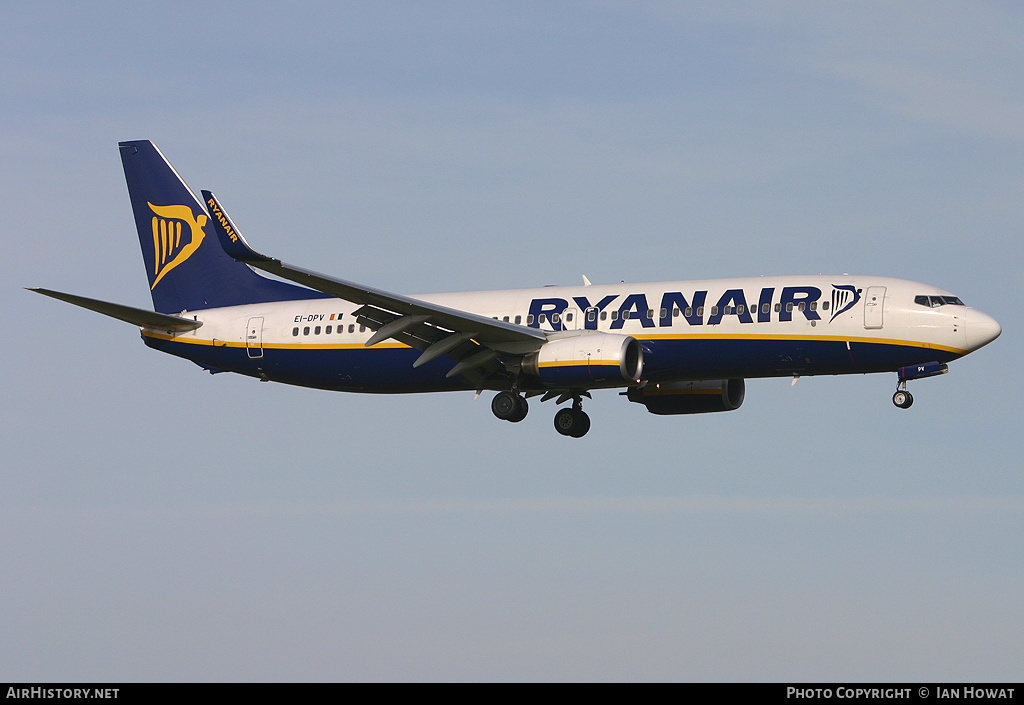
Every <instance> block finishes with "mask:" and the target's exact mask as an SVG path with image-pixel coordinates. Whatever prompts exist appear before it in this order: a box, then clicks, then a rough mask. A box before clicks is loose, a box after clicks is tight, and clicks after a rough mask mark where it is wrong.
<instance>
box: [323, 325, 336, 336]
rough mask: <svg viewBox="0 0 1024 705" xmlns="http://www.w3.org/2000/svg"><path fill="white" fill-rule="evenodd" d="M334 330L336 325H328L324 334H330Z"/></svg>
mask: <svg viewBox="0 0 1024 705" xmlns="http://www.w3.org/2000/svg"><path fill="white" fill-rule="evenodd" d="M332 330H334V326H327V327H326V328H324V334H326V335H330V334H331V331H332Z"/></svg>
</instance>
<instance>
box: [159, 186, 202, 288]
mask: <svg viewBox="0 0 1024 705" xmlns="http://www.w3.org/2000/svg"><path fill="white" fill-rule="evenodd" d="M146 205H148V206H149V208H150V210H151V211H153V213H155V214H156V215H154V216H153V274H155V275H156V279H154V280H153V286H151V287H149V288H150V289H155V288H156V285H157V284H159V283H160V280H161V279H163V278H164V275H165V274H167V273H168V272H169V271H171V270H172V269H174V268H175V267H177V266H178V265H179V264H181V263H182V262H184V261H185V260H187V259H188V258H189V257H191V256H192V254H193V253H194V252H195V251H196V250H198V249H199V246H200V245H201V244H203V238H204V237H206V233H205V232H204V231H203V226H204V225H206V220H207V218H206V215H205V214H201V215H198V216H194V215H193V214H192V209H191V208H189V207H188V206H154V205H153V204H152V203H149V202H147V203H146ZM182 223H185V224H187V225H188V227H189V230H190V232H189V234H188V235H187V237H188V238H189V240H188V241H187V242H185V244H184V245H182V242H181V224H182Z"/></svg>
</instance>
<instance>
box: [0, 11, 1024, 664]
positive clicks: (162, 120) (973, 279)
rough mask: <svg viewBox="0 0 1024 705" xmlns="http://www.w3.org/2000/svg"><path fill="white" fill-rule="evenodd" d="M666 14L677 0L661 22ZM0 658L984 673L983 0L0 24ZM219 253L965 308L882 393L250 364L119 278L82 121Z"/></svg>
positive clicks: (1002, 211) (119, 186)
mask: <svg viewBox="0 0 1024 705" xmlns="http://www.w3.org/2000/svg"><path fill="white" fill-rule="evenodd" d="M680 6H682V9H680ZM0 17H2V22H0V65H3V66H4V67H5V69H4V71H3V72H0V108H2V109H0V116H2V120H0V165H2V167H0V192H2V193H3V194H4V204H5V205H4V208H3V211H2V213H0V244H2V246H3V252H4V257H3V272H4V274H3V282H4V286H3V287H2V288H0V304H2V306H3V310H4V311H6V312H7V317H6V319H7V326H6V333H5V335H4V336H2V338H0V360H2V363H0V364H2V367H0V369H2V374H0V389H2V398H3V400H4V404H3V407H2V411H0V414H2V416H0V418H2V420H3V426H4V434H3V437H4V441H3V454H2V457H3V464H2V469H0V473H2V474H0V532H2V535H3V541H2V542H0V624H2V625H3V626H2V629H0V632H2V634H3V636H2V637H0V680H21V681H33V680H136V679H138V680H250V679H267V680H306V679H314V680H346V679H355V680H365V679H387V680H401V679H468V680H472V679H488V680H491V679H500V680H520V679H612V680H640V679H642V680H652V679H670V680H676V679H684V680H704V679H709V680H781V679H784V680H916V679H925V680H928V679H932V680H943V681H947V680H953V681H959V680H966V681H985V680H1007V679H1009V680H1019V679H1020V674H1021V672H1022V667H1024V657H1022V656H1021V654H1022V653H1024V643H1022V642H1024V638H1022V636H1021V635H1022V634H1024V587H1022V586H1024V565H1022V560H1021V552H1020V547H1021V545H1024V486H1022V485H1024V481H1022V472H1021V461H1020V456H1021V411H1020V399H1021V395H1022V391H1024V389H1022V387H1024V385H1022V384H1021V381H1020V375H1019V373H1018V372H1017V369H1018V367H1019V362H1020V360H1021V358H1022V354H1021V353H1022V350H1021V335H1020V330H1021V323H1022V316H1021V313H1020V306H1019V305H1018V303H1017V301H1016V299H1017V298H1018V297H1019V296H1020V292H1021V289H1022V287H1024V277H1022V274H1021V271H1022V270H1021V264H1020V252H1019V251H1020V242H1021V229H1022V223H1024V217H1022V216H1024V213H1022V208H1021V204H1022V203H1024V178H1022V165H1024V160H1022V156H1024V83H1022V82H1021V80H1020V77H1021V76H1022V75H1024V40H1022V39H1021V38H1022V37H1024V10H1022V9H1021V7H1020V6H1019V5H1018V4H1017V3H1010V2H986V3H958V2H938V3H935V2H928V3H925V2H918V3H895V4H894V3H874V2H868V3H818V2H785V3H744V2H739V3H729V4H728V5H725V4H723V3H708V4H706V5H705V6H702V5H700V4H695V3H686V4H681V3H679V4H677V3H660V2H650V3H621V2H612V1H608V2H598V3H594V2H580V3H576V2H564V3H550V2H536V3H535V2H520V3H510V4H499V3H492V2H466V3H455V2H435V3H411V2H410V3H405V2H398V3H383V2H381V3H370V4H365V5H355V4H348V3H345V4H339V5H338V6H337V7H334V8H326V9H325V8H319V7H318V8H314V7H311V6H306V5H301V4H291V3H267V4H265V6H264V7H258V6H256V5H254V4H253V3H218V2H213V3H204V4H203V6H202V7H201V8H185V7H184V6H183V5H182V4H174V3H170V4H169V3H166V2H160V3H151V2H141V3H135V4H133V5H132V7H131V9H125V5H124V4H123V3H106V2H80V3H71V2H69V3H49V2H40V3H21V4H16V5H11V6H9V7H5V9H4V10H3V11H2V12H0ZM125 139H152V140H153V141H155V142H156V143H157V144H158V145H159V146H160V147H161V149H162V150H163V151H164V153H165V154H166V155H167V156H168V158H169V159H170V160H171V161H172V162H173V163H174V165H175V166H176V167H177V168H178V170H179V172H180V173H181V174H182V175H183V176H184V177H185V179H186V180H187V181H188V182H189V183H190V184H191V185H192V186H193V188H196V189H199V188H210V189H212V190H214V191H215V192H216V193H217V194H218V196H219V197H220V198H221V199H222V201H223V202H224V204H225V206H226V208H227V209H228V210H229V211H230V212H231V214H232V216H233V218H234V220H235V222H236V223H237V224H238V225H239V227H240V228H241V229H242V231H243V232H245V233H246V235H247V237H248V238H249V240H250V242H251V243H253V245H254V246H255V247H257V249H259V250H261V251H264V252H269V253H271V254H273V255H275V256H279V257H281V258H283V259H285V260H287V261H290V262H294V263H296V264H299V265H304V266H307V267H310V268H313V269H317V270H320V271H324V272H330V273H334V274H336V275H338V276H343V277H345V278H349V279H353V280H356V281H364V282H366V283H368V284H372V285H375V286H379V287H383V288H387V289H391V290H394V291H398V292H403V293H417V292H430V291H450V290H472V289H484V288H503V287H519V286H534V285H541V284H548V283H558V284H572V283H577V282H579V281H580V275H581V274H586V275H587V276H588V277H589V278H590V279H591V280H593V281H594V282H595V283H596V282H609V281H619V280H626V281H647V280H654V281H658V280H667V279H686V278H708V277H720V276H721V277H725V276H748V275H759V274H766V275H772V274H801V273H818V272H825V273H841V272H853V273H863V274H878V275H886V276H900V277H905V278H908V279H914V280H918V281H924V282H928V283H930V284H935V285H937V286H941V287H944V288H947V289H949V290H951V291H953V292H955V293H956V294H957V295H959V296H960V297H961V298H963V299H964V301H966V302H967V303H968V304H970V305H973V306H976V307H978V308H980V309H981V310H983V311H985V312H987V313H989V314H991V315H993V316H995V317H996V318H997V319H999V320H1000V322H1001V323H1002V325H1003V329H1004V332H1003V335H1002V337H1001V338H1000V339H999V340H998V341H996V342H995V343H994V344H992V345H991V346H989V347H987V348H985V349H983V350H981V351H979V352H977V353H975V354H974V355H971V356H970V357H968V358H965V359H963V360H961V361H958V362H956V363H954V364H951V365H950V374H948V375H946V376H944V377H940V378H935V379H929V380H924V381H921V382H918V383H913V384H912V391H913V392H914V394H915V397H916V399H917V401H916V403H915V405H914V407H913V408H912V409H911V410H909V411H906V412H904V411H900V410H897V409H895V408H894V407H893V405H892V403H891V402H890V396H891V394H892V391H893V387H894V385H895V376H894V375H892V376H890V375H874V376H857V377H821V378H805V379H803V380H802V381H801V382H800V383H799V384H797V385H796V386H795V387H791V386H790V383H789V380H787V379H777V380H753V381H750V382H749V383H748V388H747V398H746V403H745V404H744V406H743V408H742V409H740V410H739V411H736V412H733V413H728V414H711V415H705V416H697V417H675V418H673V417H668V418H662V417H656V416H653V415H650V414H648V413H646V411H645V410H644V409H643V407H641V406H639V405H636V404H628V403H626V402H625V400H623V399H622V398H620V397H619V396H617V395H616V394H614V393H613V392H604V393H596V394H595V395H594V396H595V398H594V400H593V402H591V403H589V404H588V406H587V409H588V412H589V413H590V414H591V418H592V419H593V430H592V431H591V433H590V435H588V436H587V437H586V438H585V439H583V440H581V441H574V440H571V439H565V438H562V437H560V436H558V435H557V434H555V433H554V430H553V428H552V427H551V416H552V414H553V412H554V408H553V407H551V406H550V404H548V405H543V406H541V405H538V404H535V405H533V409H532V411H531V415H530V417H529V418H528V419H527V420H526V421H524V422H523V423H521V424H515V425H513V424H508V423H501V422H498V421H496V420H495V419H494V418H493V417H492V416H491V414H490V410H489V408H488V399H487V398H482V399H480V400H477V401H474V400H473V395H472V394H471V393H466V394H450V395H425V396H393V397H374V396H359V395H345V394H331V393H328V392H318V391H313V390H304V389H296V388H289V387H284V386H280V385H275V384H260V383H258V382H256V381H254V380H251V379H248V378H241V377H235V376H231V375H218V376H216V377H211V376H210V375H208V374H206V373H205V372H203V371H201V370H200V369H199V368H198V367H196V366H194V365H192V364H190V363H188V362H185V361H182V360H178V359H175V358H171V357H167V356H161V355H159V354H157V353H155V352H153V351H150V350H149V349H147V348H145V346H143V345H142V344H141V342H140V341H139V337H138V333H137V331H136V330H134V329H133V328H131V327H130V326H126V325H125V324H122V323H119V322H117V321H113V320H108V319H105V318H103V317H100V316H96V315H93V314H90V313H89V312H86V311H81V310H78V309H75V308H73V307H70V306H67V305H65V304H62V303H59V302H56V301H53V300H50V299H45V298H43V297H39V296H35V295H33V294H30V293H28V292H25V291H24V290H23V289H22V288H21V287H24V286H46V287H51V288H55V289H59V290H64V291H71V292H76V293H80V294H83V295H86V296H94V297H97V298H102V299H107V300H112V301H118V302H122V303H126V304H130V305H136V306H148V305H149V304H150V302H149V299H148V293H147V286H146V277H145V273H144V272H143V269H142V260H141V258H140V253H139V251H138V241H137V238H136V235H135V233H134V228H133V222H132V217H131V211H130V206H129V202H128V198H127V193H126V189H125V186H124V179H123V175H122V172H121V166H120V162H119V158H118V154H117V149H116V143H117V142H118V141H119V140H125Z"/></svg>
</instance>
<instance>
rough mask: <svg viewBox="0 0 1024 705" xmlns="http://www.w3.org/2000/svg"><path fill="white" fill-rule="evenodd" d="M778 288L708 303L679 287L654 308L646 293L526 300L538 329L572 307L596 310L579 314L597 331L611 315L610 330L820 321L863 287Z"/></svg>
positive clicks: (558, 325) (557, 325)
mask: <svg viewBox="0 0 1024 705" xmlns="http://www.w3.org/2000/svg"><path fill="white" fill-rule="evenodd" d="M777 290H778V287H771V286H769V287H764V288H762V289H761V290H760V292H758V294H757V298H756V299H751V300H748V298H747V294H746V292H744V290H743V289H729V290H727V291H725V292H724V293H723V294H722V295H721V296H719V297H718V299H717V301H714V302H713V303H712V304H711V305H710V306H709V305H708V292H707V291H694V292H693V294H692V295H690V296H689V297H687V296H686V295H684V294H683V293H682V292H681V291H666V292H665V293H664V294H662V296H661V300H660V301H658V302H657V303H658V305H657V306H653V305H652V303H653V302H652V301H649V300H648V298H647V294H624V295H623V294H609V295H608V296H605V297H603V298H601V299H598V300H595V301H590V300H589V299H588V298H587V297H586V296H573V297H572V301H569V300H568V299H563V298H558V297H550V298H535V299H533V300H532V301H531V302H530V311H529V314H530V315H529V317H528V318H527V325H528V326H530V327H533V328H538V327H540V325H541V322H542V321H543V322H545V323H547V324H548V325H550V326H552V327H553V328H554V329H555V330H564V329H565V325H564V323H563V318H562V314H563V312H564V311H565V310H566V309H573V308H575V309H577V310H578V311H579V312H580V314H585V312H587V311H591V310H593V311H595V312H596V315H593V316H589V315H582V320H583V322H584V328H586V329H589V330H597V328H598V319H599V318H600V319H601V320H607V319H611V324H610V328H611V330H617V329H620V328H622V327H623V325H624V324H625V322H626V321H627V320H638V321H640V324H641V325H642V326H643V327H644V328H655V327H667V326H671V325H672V321H673V319H674V318H683V319H685V320H686V322H687V323H688V324H690V325H691V326H700V325H709V326H713V325H718V324H720V323H721V322H722V319H723V318H725V317H726V316H731V317H735V319H736V320H737V321H739V322H740V323H755V322H756V323H768V322H770V321H772V320H775V321H792V320H793V316H794V315H797V316H803V317H804V318H806V319H807V320H808V321H812V322H817V321H820V320H822V315H821V314H820V313H819V310H820V311H823V312H825V315H826V316H829V319H828V320H829V322H831V321H833V320H834V319H835V318H836V317H837V316H838V315H840V314H841V313H844V312H846V311H849V310H850V309H851V308H853V307H854V306H855V305H856V304H857V303H858V302H859V301H860V299H861V292H862V291H863V290H862V289H858V288H855V287H853V286H851V285H837V284H833V285H832V292H831V296H830V297H829V298H827V299H826V300H824V301H822V300H821V299H822V291H821V289H819V288H818V287H816V286H785V287H781V290H780V291H779V292H778V294H776V291H777ZM542 316H543V319H542V318H541V317H542Z"/></svg>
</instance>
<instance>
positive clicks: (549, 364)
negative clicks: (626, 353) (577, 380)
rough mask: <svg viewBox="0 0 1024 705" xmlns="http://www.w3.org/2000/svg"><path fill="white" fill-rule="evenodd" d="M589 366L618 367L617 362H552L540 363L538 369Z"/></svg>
mask: <svg viewBox="0 0 1024 705" xmlns="http://www.w3.org/2000/svg"><path fill="white" fill-rule="evenodd" d="M587 365H590V366H591V367H595V366H597V367H600V366H602V365H604V366H611V367H618V366H619V361H618V360H552V361H550V362H542V363H540V365H539V366H540V367H584V366H587Z"/></svg>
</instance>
